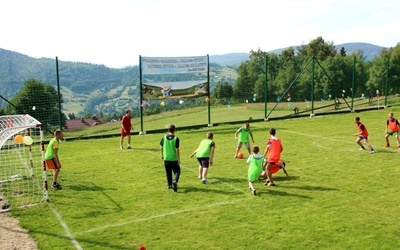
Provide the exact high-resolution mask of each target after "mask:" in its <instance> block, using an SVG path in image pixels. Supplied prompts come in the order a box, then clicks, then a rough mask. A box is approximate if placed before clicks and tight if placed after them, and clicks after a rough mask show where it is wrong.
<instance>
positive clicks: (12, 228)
mask: <svg viewBox="0 0 400 250" xmlns="http://www.w3.org/2000/svg"><path fill="white" fill-rule="evenodd" d="M36 249H37V245H36V242H35V241H34V240H33V239H32V238H31V237H30V236H29V234H28V232H27V230H26V229H22V228H21V227H20V226H19V221H18V220H17V219H15V218H13V217H11V216H10V215H9V214H8V213H0V250H36Z"/></svg>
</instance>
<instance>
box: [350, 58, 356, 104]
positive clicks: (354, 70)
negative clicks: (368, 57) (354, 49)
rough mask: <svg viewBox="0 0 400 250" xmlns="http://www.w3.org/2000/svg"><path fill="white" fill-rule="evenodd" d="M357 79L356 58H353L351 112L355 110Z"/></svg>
mask: <svg viewBox="0 0 400 250" xmlns="http://www.w3.org/2000/svg"><path fill="white" fill-rule="evenodd" d="M355 78H356V57H353V76H352V79H351V111H353V108H354V83H355Z"/></svg>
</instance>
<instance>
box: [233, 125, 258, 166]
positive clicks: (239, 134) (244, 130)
mask: <svg viewBox="0 0 400 250" xmlns="http://www.w3.org/2000/svg"><path fill="white" fill-rule="evenodd" d="M250 138H251V141H252V142H253V143H254V139H253V134H252V133H251V129H250V124H248V123H246V124H244V126H243V127H241V128H239V129H238V130H237V131H236V132H235V139H236V140H238V144H237V148H236V153H235V156H234V158H237V155H238V154H239V152H240V149H241V148H242V145H243V143H244V145H246V148H247V151H248V152H249V155H251V151H250Z"/></svg>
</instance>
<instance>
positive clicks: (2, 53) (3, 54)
mask: <svg viewBox="0 0 400 250" xmlns="http://www.w3.org/2000/svg"><path fill="white" fill-rule="evenodd" d="M300 46H301V45H296V46H289V47H285V48H279V49H274V50H270V51H267V53H274V54H280V53H281V52H282V51H283V50H285V49H288V48H290V47H292V48H294V49H295V50H297V48H298V47H300ZM334 46H335V47H336V49H337V51H338V52H339V50H340V49H341V48H342V47H343V48H344V49H345V50H346V53H347V54H350V53H353V52H357V51H358V50H361V51H363V53H364V56H365V59H366V60H367V61H371V60H372V59H374V58H375V57H377V56H379V53H380V52H381V50H382V49H385V48H386V47H382V46H378V45H375V44H371V43H364V42H356V43H342V44H338V45H334ZM249 56H250V53H245V52H233V53H228V54H222V55H220V54H214V55H210V63H216V64H220V65H221V66H239V65H240V64H241V63H242V62H244V61H246V60H248V59H249ZM27 57H28V58H30V59H37V60H47V59H48V60H54V58H46V57H40V58H34V57H31V56H29V55H25V54H22V53H19V52H16V51H11V50H6V49H2V48H0V60H3V59H6V60H17V59H18V60H22V59H27ZM72 63H83V64H91V65H101V66H105V65H102V64H96V63H88V62H72ZM133 66H137V65H128V66H125V67H122V68H119V69H123V68H126V67H133ZM105 67H107V66H105ZM107 68H111V67H107ZM116 69H118V68H116Z"/></svg>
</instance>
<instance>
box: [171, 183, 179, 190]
mask: <svg viewBox="0 0 400 250" xmlns="http://www.w3.org/2000/svg"><path fill="white" fill-rule="evenodd" d="M172 188H173V189H174V192H178V183H176V181H174V182H172Z"/></svg>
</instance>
